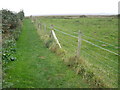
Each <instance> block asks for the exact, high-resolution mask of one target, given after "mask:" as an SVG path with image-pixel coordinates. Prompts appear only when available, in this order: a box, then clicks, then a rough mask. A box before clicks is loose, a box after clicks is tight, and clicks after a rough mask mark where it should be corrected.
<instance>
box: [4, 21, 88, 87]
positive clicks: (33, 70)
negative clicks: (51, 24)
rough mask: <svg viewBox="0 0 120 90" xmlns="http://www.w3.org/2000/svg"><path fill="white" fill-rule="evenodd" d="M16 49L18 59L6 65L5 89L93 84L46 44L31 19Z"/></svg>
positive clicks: (26, 22)
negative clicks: (76, 72) (67, 64)
mask: <svg viewBox="0 0 120 90" xmlns="http://www.w3.org/2000/svg"><path fill="white" fill-rule="evenodd" d="M16 48H17V50H16V51H17V52H16V53H15V54H14V56H15V57H16V58H17V59H16V60H15V61H12V62H10V63H8V64H6V67H4V69H5V72H6V73H5V75H4V82H3V87H4V88H88V87H90V86H89V85H88V84H86V83H85V82H84V80H83V79H82V78H81V77H80V76H78V75H76V74H75V73H74V72H73V71H72V70H71V69H69V68H68V67H67V66H66V65H65V64H64V63H63V62H62V60H61V59H60V57H58V56H56V55H55V54H54V53H52V52H51V51H50V50H49V49H47V48H46V47H45V46H44V45H43V41H42V40H41V39H40V36H39V35H38V34H37V31H36V29H35V27H34V26H33V25H32V23H31V22H30V20H29V19H25V20H24V23H23V27H22V33H21V35H20V38H19V40H18V41H17V45H16Z"/></svg>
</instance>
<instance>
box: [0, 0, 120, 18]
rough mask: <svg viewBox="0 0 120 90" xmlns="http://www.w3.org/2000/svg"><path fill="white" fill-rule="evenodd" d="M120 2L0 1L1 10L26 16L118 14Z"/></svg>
mask: <svg viewBox="0 0 120 90" xmlns="http://www.w3.org/2000/svg"><path fill="white" fill-rule="evenodd" d="M118 1H120V0H0V9H2V8H3V9H9V10H12V11H16V12H18V11H20V10H21V9H23V10H24V12H25V15H26V16H29V15H79V14H118Z"/></svg>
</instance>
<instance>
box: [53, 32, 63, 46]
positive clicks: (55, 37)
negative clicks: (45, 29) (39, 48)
mask: <svg viewBox="0 0 120 90" xmlns="http://www.w3.org/2000/svg"><path fill="white" fill-rule="evenodd" d="M52 35H53V37H54V39H55V41H56V42H57V44H58V45H59V47H60V48H62V47H61V45H60V43H59V41H58V39H57V37H56V35H55V32H54V30H52Z"/></svg>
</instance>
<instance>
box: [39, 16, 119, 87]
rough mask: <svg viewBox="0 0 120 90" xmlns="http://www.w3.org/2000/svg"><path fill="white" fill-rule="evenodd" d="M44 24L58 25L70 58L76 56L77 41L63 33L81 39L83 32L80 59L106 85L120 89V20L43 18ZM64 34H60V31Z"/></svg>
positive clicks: (41, 19)
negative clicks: (119, 76) (119, 36)
mask: <svg viewBox="0 0 120 90" xmlns="http://www.w3.org/2000/svg"><path fill="white" fill-rule="evenodd" d="M37 20H38V21H39V22H40V23H42V24H46V25H47V31H49V32H50V30H51V29H50V28H49V27H50V25H51V24H53V25H54V29H55V33H56V35H57V37H58V39H59V41H60V44H61V46H62V48H64V49H65V50H66V51H67V52H68V53H69V56H70V55H74V54H76V50H77V45H78V43H77V42H78V40H77V38H74V37H71V36H69V35H65V34H63V33H61V32H60V31H63V32H65V33H68V34H71V35H73V36H76V37H78V31H79V30H80V32H82V35H81V37H82V39H84V40H87V41H89V42H91V43H93V44H94V45H93V44H90V43H88V42H85V41H84V40H82V46H81V50H80V56H81V58H83V59H84V60H85V61H86V62H87V63H88V65H90V68H91V69H92V70H93V71H94V72H95V74H96V75H98V76H99V77H100V78H101V79H102V80H103V82H106V83H107V85H109V86H111V87H117V79H118V77H117V74H118V55H116V54H118V48H120V47H118V19H117V18H116V17H84V16H83V17H79V18H78V17H77V18H75V17H74V18H72V17H71V18H62V17H40V18H38V19H37ZM57 30H60V31H57Z"/></svg>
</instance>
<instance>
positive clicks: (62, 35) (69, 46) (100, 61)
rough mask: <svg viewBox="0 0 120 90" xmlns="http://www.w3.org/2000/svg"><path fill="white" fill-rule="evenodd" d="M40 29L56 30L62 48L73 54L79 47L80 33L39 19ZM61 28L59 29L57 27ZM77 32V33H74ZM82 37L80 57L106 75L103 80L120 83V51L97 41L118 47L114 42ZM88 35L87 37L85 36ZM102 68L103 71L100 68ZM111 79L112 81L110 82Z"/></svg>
mask: <svg viewBox="0 0 120 90" xmlns="http://www.w3.org/2000/svg"><path fill="white" fill-rule="evenodd" d="M38 24H39V25H40V26H39V25H38V27H39V28H40V29H39V30H44V31H45V32H46V33H48V32H50V31H51V30H52V29H53V30H54V31H55V33H56V36H57V38H58V40H59V42H60V44H61V46H62V48H64V49H66V50H68V51H69V52H70V53H71V54H72V53H76V52H77V49H78V46H77V45H78V36H77V34H78V33H76V32H75V33H74V32H69V33H68V32H64V29H62V28H60V27H58V26H55V25H54V27H53V28H52V27H51V25H50V24H49V25H47V24H45V23H44V24H43V23H39V21H38ZM57 28H59V29H60V30H59V29H57ZM72 34H76V35H72ZM81 36H82V38H81V40H82V45H81V49H80V57H82V58H84V60H86V62H88V63H89V65H92V66H91V68H92V69H94V70H96V72H94V73H95V74H96V75H99V76H100V77H101V76H104V78H103V81H105V80H106V82H107V83H108V84H109V85H110V84H113V85H115V86H117V85H118V83H117V81H118V76H117V75H118V73H119V71H118V56H120V55H119V54H118V53H116V52H114V51H111V50H109V49H106V48H104V47H101V46H99V45H97V44H95V43H96V42H99V43H104V44H107V45H109V46H110V47H112V48H113V49H114V48H115V47H116V46H115V45H113V44H110V43H107V42H104V41H101V40H97V39H94V38H93V37H89V36H87V35H84V34H81ZM85 37H86V38H85ZM89 39H92V40H94V42H91V41H89ZM98 68H99V69H101V70H102V71H103V72H102V71H99V70H98ZM109 81H111V82H109Z"/></svg>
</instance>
